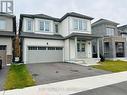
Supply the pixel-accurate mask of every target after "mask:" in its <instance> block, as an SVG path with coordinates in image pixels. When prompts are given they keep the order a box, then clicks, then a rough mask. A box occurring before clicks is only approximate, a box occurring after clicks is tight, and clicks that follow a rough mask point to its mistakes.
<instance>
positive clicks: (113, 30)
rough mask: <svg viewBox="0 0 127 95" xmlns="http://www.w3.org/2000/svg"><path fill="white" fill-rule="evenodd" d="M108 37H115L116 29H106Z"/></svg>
mask: <svg viewBox="0 0 127 95" xmlns="http://www.w3.org/2000/svg"><path fill="white" fill-rule="evenodd" d="M106 35H107V36H114V35H115V28H112V27H106Z"/></svg>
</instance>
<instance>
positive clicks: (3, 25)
mask: <svg viewBox="0 0 127 95" xmlns="http://www.w3.org/2000/svg"><path fill="white" fill-rule="evenodd" d="M5 29H6V21H5V20H0V30H5Z"/></svg>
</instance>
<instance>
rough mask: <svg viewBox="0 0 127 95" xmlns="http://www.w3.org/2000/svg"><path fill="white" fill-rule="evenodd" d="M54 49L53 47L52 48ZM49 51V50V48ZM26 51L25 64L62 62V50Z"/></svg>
mask: <svg viewBox="0 0 127 95" xmlns="http://www.w3.org/2000/svg"><path fill="white" fill-rule="evenodd" d="M54 48H55V47H54ZM49 49H51V48H49ZM49 49H48V47H46V50H38V49H37V50H28V52H27V53H28V58H27V63H44V62H62V61H63V50H56V48H55V50H49Z"/></svg>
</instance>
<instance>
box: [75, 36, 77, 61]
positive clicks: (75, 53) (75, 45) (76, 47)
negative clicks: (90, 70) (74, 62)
mask: <svg viewBox="0 0 127 95" xmlns="http://www.w3.org/2000/svg"><path fill="white" fill-rule="evenodd" d="M75 59H77V37H75Z"/></svg>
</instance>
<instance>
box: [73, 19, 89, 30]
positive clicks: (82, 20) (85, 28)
mask: <svg viewBox="0 0 127 95" xmlns="http://www.w3.org/2000/svg"><path fill="white" fill-rule="evenodd" d="M75 20H77V21H78V29H75V27H74V22H75ZM80 21H81V22H82V23H81V25H82V26H81V27H82V29H80ZM83 23H84V25H85V26H84V25H83ZM87 26H88V25H87V20H85V19H78V18H73V19H72V29H73V30H74V31H87ZM83 28H84V29H83Z"/></svg>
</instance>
